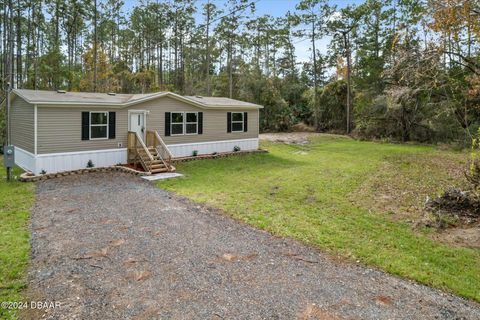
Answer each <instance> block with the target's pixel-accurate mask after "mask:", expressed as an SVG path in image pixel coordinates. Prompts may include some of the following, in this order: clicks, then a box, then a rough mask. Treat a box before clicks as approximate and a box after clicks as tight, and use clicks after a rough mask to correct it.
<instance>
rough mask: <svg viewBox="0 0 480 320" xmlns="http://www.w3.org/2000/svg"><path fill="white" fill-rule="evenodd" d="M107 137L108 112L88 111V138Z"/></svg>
mask: <svg viewBox="0 0 480 320" xmlns="http://www.w3.org/2000/svg"><path fill="white" fill-rule="evenodd" d="M97 139H108V112H106V111H91V112H90V140H97Z"/></svg>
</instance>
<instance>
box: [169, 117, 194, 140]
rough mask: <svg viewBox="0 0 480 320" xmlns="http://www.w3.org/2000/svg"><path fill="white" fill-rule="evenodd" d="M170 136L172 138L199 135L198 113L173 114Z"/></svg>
mask: <svg viewBox="0 0 480 320" xmlns="http://www.w3.org/2000/svg"><path fill="white" fill-rule="evenodd" d="M170 134H171V135H172V136H177V135H184V134H185V135H191V134H198V112H172V113H171V121H170Z"/></svg>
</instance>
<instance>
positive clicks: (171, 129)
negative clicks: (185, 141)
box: [170, 111, 185, 136]
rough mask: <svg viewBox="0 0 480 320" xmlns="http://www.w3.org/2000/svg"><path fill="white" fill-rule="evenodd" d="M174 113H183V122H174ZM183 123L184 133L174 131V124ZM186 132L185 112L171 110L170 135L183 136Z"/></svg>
mask: <svg viewBox="0 0 480 320" xmlns="http://www.w3.org/2000/svg"><path fill="white" fill-rule="evenodd" d="M174 113H181V114H182V122H173V114H174ZM174 124H176V125H178V124H181V125H182V133H173V125H174ZM184 134H185V112H182V111H180V112H171V113H170V135H171V136H183V135H184Z"/></svg>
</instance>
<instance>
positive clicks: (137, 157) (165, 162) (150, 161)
mask: <svg viewBox="0 0 480 320" xmlns="http://www.w3.org/2000/svg"><path fill="white" fill-rule="evenodd" d="M127 150H128V163H133V164H134V165H135V166H138V165H141V166H142V168H143V169H144V170H145V171H147V172H150V173H152V174H155V173H160V172H172V171H175V167H174V166H172V164H171V162H172V153H171V152H170V150H168V147H167V145H166V144H165V142H164V141H163V139H162V138H161V137H160V135H159V134H158V132H157V131H153V130H147V132H146V134H145V142H144V141H143V139H142V138H140V136H139V135H138V133H137V132H134V131H129V132H128V147H127Z"/></svg>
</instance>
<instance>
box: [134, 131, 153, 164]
mask: <svg viewBox="0 0 480 320" xmlns="http://www.w3.org/2000/svg"><path fill="white" fill-rule="evenodd" d="M135 137H136V138H137V141H139V142H140V146H141V147H142V149H143V151H145V153H146V154H147V156H148V158H149V159H150V161H153V156H152V154H151V153H150V151H148V148H147V146H146V145H145V142H143V140H142V138H140V135H139V134H138V132H135Z"/></svg>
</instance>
